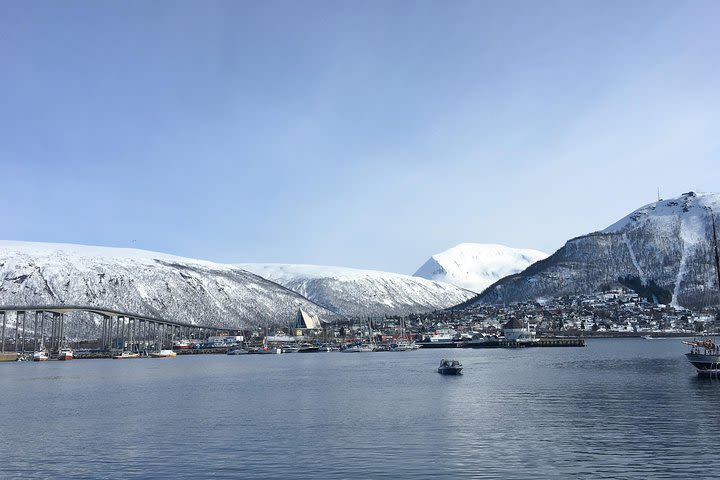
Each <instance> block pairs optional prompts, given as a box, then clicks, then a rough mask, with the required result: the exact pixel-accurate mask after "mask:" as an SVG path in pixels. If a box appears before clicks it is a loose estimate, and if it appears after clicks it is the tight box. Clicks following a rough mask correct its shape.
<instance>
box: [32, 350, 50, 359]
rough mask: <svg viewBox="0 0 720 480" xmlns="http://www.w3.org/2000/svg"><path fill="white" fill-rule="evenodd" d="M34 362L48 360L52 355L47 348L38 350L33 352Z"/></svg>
mask: <svg viewBox="0 0 720 480" xmlns="http://www.w3.org/2000/svg"><path fill="white" fill-rule="evenodd" d="M32 359H33V362H47V361H48V360H49V359H50V355H49V354H48V352H47V350H38V351H36V352H33V356H32Z"/></svg>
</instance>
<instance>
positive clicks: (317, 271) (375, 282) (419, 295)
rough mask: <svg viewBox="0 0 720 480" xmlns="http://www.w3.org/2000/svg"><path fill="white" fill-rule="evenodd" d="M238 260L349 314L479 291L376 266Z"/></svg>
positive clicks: (455, 299)
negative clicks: (372, 268) (361, 267)
mask: <svg viewBox="0 0 720 480" xmlns="http://www.w3.org/2000/svg"><path fill="white" fill-rule="evenodd" d="M238 266H239V267H240V268H242V269H244V270H248V271H250V272H254V273H256V274H257V275H259V276H261V277H264V278H267V279H268V280H271V281H273V282H276V283H279V284H280V285H283V286H284V287H287V288H289V289H291V290H293V291H295V292H297V293H299V294H301V295H303V296H304V297H307V298H308V299H310V300H312V301H313V302H315V303H317V304H319V305H322V306H324V307H326V308H328V309H330V310H333V311H335V312H337V313H341V314H343V315H346V316H350V317H362V316H367V315H372V316H382V315H405V314H408V313H420V312H429V311H433V310H440V309H445V308H449V307H452V306H454V305H457V304H459V303H462V302H464V301H466V300H468V299H470V298H472V297H474V296H475V294H474V293H473V292H470V291H468V290H464V289H462V288H458V287H456V286H454V285H450V284H447V283H440V282H433V281H431V280H426V279H423V278H418V277H411V276H409V275H400V274H397V273H387V272H379V271H375V270H358V269H353V268H342V267H323V266H316V265H286V264H254V263H243V264H239V265H238Z"/></svg>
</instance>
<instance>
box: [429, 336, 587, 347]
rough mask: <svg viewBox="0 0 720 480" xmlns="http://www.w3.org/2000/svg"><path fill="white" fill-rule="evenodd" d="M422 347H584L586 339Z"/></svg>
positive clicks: (432, 343) (510, 341)
mask: <svg viewBox="0 0 720 480" xmlns="http://www.w3.org/2000/svg"><path fill="white" fill-rule="evenodd" d="M417 344H418V345H419V346H420V348H532V347H584V346H585V339H584V338H579V337H570V338H537V339H535V340H533V341H531V342H518V341H515V340H499V341H497V342H469V341H465V342H418V343H417Z"/></svg>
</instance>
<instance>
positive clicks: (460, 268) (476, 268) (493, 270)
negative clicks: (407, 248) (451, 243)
mask: <svg viewBox="0 0 720 480" xmlns="http://www.w3.org/2000/svg"><path fill="white" fill-rule="evenodd" d="M547 256H548V254H547V253H544V252H541V251H539V250H532V249H527V248H525V249H521V248H511V247H506V246H505V245H497V244H482V243H461V244H460V245H457V246H455V247H452V248H450V249H448V250H445V251H444V252H441V253H437V254H435V255H433V256H432V257H430V259H429V260H428V261H427V262H425V264H424V265H423V266H422V267H420V268H419V269H418V271H417V272H415V276H416V277H422V278H427V279H429V280H436V281H441V282H448V283H451V284H453V285H456V286H458V287H461V288H467V289H468V290H472V291H474V292H478V293H479V292H482V291H483V290H484V289H485V288H487V287H488V286H490V285H491V284H493V283H495V282H496V281H497V280H499V279H501V278H502V277H505V276H507V275H512V274H514V273H517V272H520V271H522V270H524V269H525V268H527V267H528V266H529V265H531V264H533V263H535V262H537V261H538V260H542V259H544V258H547Z"/></svg>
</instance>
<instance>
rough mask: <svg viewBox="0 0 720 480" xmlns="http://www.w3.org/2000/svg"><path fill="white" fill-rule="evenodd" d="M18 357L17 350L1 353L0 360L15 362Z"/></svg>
mask: <svg viewBox="0 0 720 480" xmlns="http://www.w3.org/2000/svg"><path fill="white" fill-rule="evenodd" d="M17 358H18V356H17V353H15V352H5V353H0V362H15V361H17Z"/></svg>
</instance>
